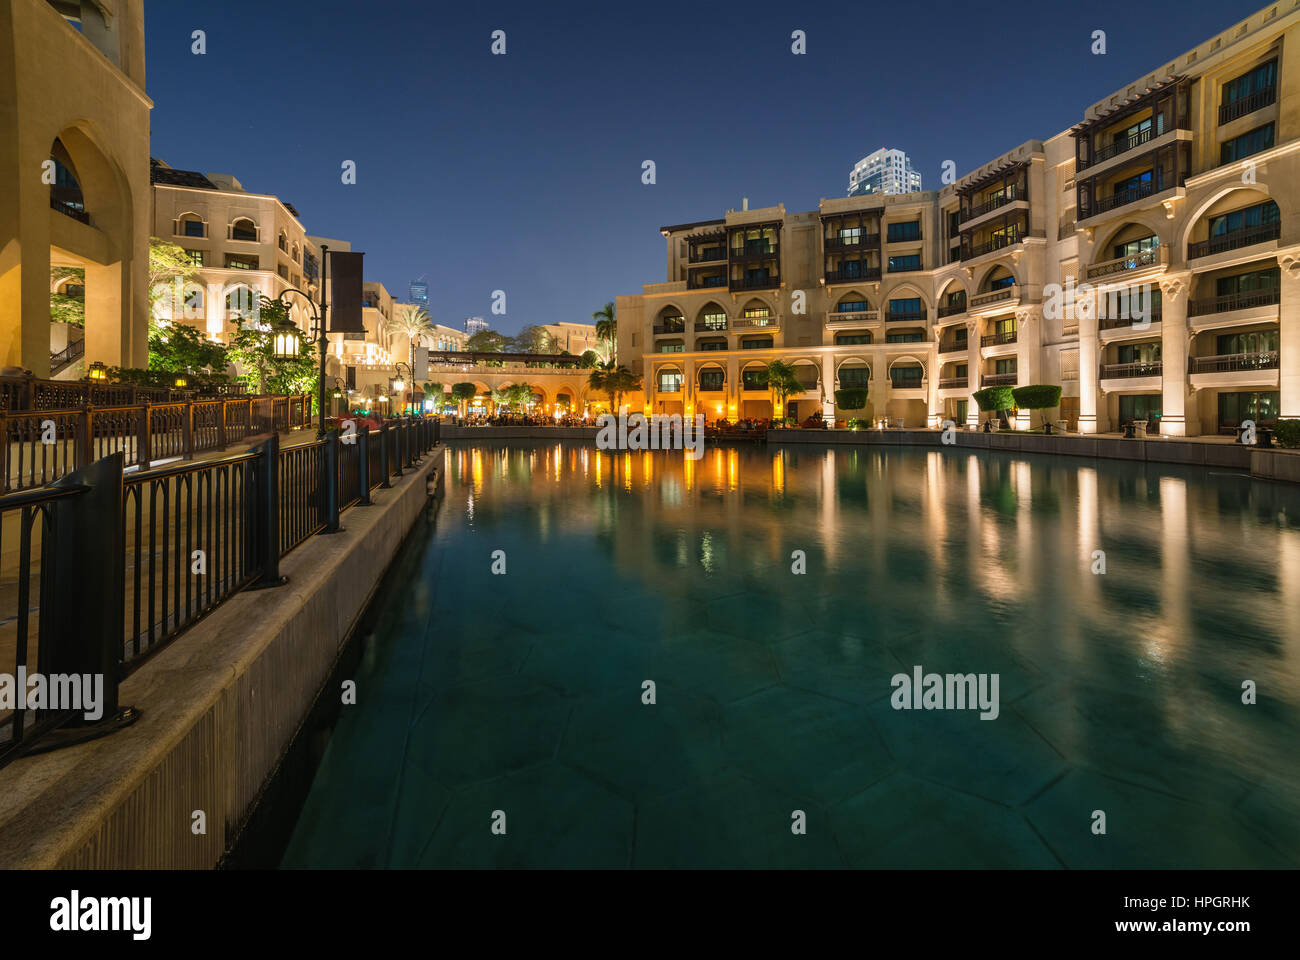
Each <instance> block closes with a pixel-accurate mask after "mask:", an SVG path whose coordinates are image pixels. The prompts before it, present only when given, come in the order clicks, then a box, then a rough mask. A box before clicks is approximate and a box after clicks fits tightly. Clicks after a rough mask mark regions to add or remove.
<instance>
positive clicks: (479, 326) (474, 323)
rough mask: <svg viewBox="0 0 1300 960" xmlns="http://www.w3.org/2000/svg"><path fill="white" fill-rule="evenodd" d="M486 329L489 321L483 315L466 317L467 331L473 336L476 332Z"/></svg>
mask: <svg viewBox="0 0 1300 960" xmlns="http://www.w3.org/2000/svg"><path fill="white" fill-rule="evenodd" d="M486 329H488V322H487V321H486V320H484V319H483V318H482V317H466V318H465V332H466V333H468V334H469V335H470V336H471V337H472V336H474V334H476V333H478V332H479V331H480V330H486Z"/></svg>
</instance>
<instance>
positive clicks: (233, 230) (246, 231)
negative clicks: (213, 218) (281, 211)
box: [230, 217, 257, 241]
mask: <svg viewBox="0 0 1300 960" xmlns="http://www.w3.org/2000/svg"><path fill="white" fill-rule="evenodd" d="M230 239H231V240H253V241H255V240H257V224H255V223H254V222H253V221H252V220H249V219H248V218H247V217H240V218H239V219H238V220H236V221H235V222H234V223H232V224H231V225H230Z"/></svg>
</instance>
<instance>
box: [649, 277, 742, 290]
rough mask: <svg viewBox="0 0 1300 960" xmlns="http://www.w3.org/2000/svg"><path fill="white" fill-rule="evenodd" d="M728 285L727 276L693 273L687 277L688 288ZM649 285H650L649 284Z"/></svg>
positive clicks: (698, 288)
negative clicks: (705, 275) (700, 275)
mask: <svg viewBox="0 0 1300 960" xmlns="http://www.w3.org/2000/svg"><path fill="white" fill-rule="evenodd" d="M726 285H727V278H726V277H724V276H716V277H697V276H695V275H694V274H691V275H690V276H689V277H687V279H686V289H687V290H708V289H711V288H713V287H725V286H726ZM647 286H649V285H648V284H647Z"/></svg>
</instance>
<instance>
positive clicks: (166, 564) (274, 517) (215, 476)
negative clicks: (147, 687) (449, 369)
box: [0, 418, 439, 765]
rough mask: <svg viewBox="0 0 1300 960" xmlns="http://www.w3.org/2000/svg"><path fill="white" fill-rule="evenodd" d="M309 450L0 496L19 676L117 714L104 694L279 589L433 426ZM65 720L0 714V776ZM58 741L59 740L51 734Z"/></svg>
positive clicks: (8, 627) (0, 630) (89, 476)
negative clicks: (81, 693) (303, 556)
mask: <svg viewBox="0 0 1300 960" xmlns="http://www.w3.org/2000/svg"><path fill="white" fill-rule="evenodd" d="M349 422H351V423H352V424H353V427H355V425H356V423H355V421H346V420H345V421H344V429H343V432H342V433H340V432H339V431H338V430H331V431H330V432H329V433H328V434H327V435H326V436H325V437H324V438H322V439H318V440H316V441H314V442H312V443H307V444H302V445H300V446H295V447H290V448H287V449H285V450H281V449H280V447H279V439H278V437H275V436H272V437H271V438H270V439H269V440H267V441H266V442H265V443H263V444H261V445H259V446H258V447H255V448H253V449H252V450H249V451H247V452H245V453H241V454H238V455H235V456H231V457H224V458H222V459H219V460H211V461H205V462H201V463H187V464H181V465H176V466H171V467H166V468H163V469H161V470H153V471H149V472H146V473H137V474H134V475H132V474H126V475H125V476H124V474H123V467H124V465H125V455H124V454H123V452H122V451H121V450H118V451H116V452H114V453H113V454H112V455H110V456H108V457H105V458H103V459H101V460H98V461H96V462H95V463H93V464H90V465H89V466H88V467H85V468H82V469H79V470H77V471H76V472H75V473H73V474H72V475H71V476H68V477H65V478H63V479H61V480H58V481H56V482H55V483H53V484H51V485H50V486H47V487H44V488H42V489H39V490H29V491H26V492H23V493H15V494H10V495H8V496H3V497H0V559H3V562H5V563H12V567H11V568H8V569H5V570H4V571H3V579H4V581H5V582H10V583H11V584H12V589H10V590H6V591H0V603H3V604H7V605H8V606H9V607H10V609H4V610H0V639H2V641H3V642H0V650H4V651H7V652H10V653H12V657H11V658H6V659H12V663H11V664H6V665H4V666H0V671H3V670H5V669H7V668H8V667H10V666H11V667H12V670H11V671H10V672H11V674H12V675H16V674H17V671H18V668H19V667H22V668H25V669H26V670H27V671H29V672H32V673H35V672H38V671H39V672H48V671H51V670H55V669H57V670H58V672H59V673H61V674H62V673H68V674H78V675H80V674H94V675H98V676H100V677H102V678H103V685H104V698H103V700H102V704H103V705H104V706H105V707H106V710H107V713H108V714H111V713H115V712H116V711H117V694H116V691H117V684H118V681H119V680H120V679H121V678H122V677H124V676H126V675H127V674H128V673H130V672H131V671H132V670H134V669H136V668H137V667H138V666H139V665H140V663H142V662H143V660H144V658H145V657H147V656H148V655H149V654H151V653H152V652H154V651H155V650H158V649H160V648H161V647H162V646H163V645H165V644H166V643H167V642H168V641H170V640H172V639H173V638H175V637H176V636H177V635H178V634H180V633H181V632H182V631H184V630H185V629H186V628H187V627H189V626H190V625H192V624H193V623H195V622H196V621H198V620H199V619H201V618H202V617H203V616H205V615H207V614H208V613H210V612H211V611H212V610H213V609H215V608H216V607H217V606H219V605H220V604H221V603H222V602H223V601H225V600H226V599H228V598H229V597H231V596H233V595H234V594H235V593H238V592H239V591H240V590H243V589H245V588H248V587H250V586H254V585H256V586H275V585H278V584H280V583H282V582H283V580H282V579H281V577H280V572H279V564H280V560H281V558H282V557H284V556H285V555H286V554H287V553H289V552H290V551H291V550H293V549H294V548H296V547H298V546H301V545H302V544H303V543H305V542H306V541H307V539H308V538H310V536H311V535H312V534H315V533H321V532H325V531H332V530H337V529H339V515H340V514H341V513H342V512H343V511H344V510H346V509H347V508H348V507H350V506H353V505H364V504H368V503H369V502H370V491H371V490H372V489H374V488H375V487H387V486H389V480H390V479H391V478H392V477H393V476H395V475H399V474H401V473H403V472H404V471H405V470H406V469H407V468H408V467H411V466H414V465H415V464H416V462H417V461H418V460H419V459H421V458H422V457H423V456H424V455H425V454H426V453H428V452H429V451H430V450H432V449H433V448H434V447H435V446H437V443H438V440H439V425H438V422H437V421H436V420H433V419H417V418H406V419H401V420H393V421H388V422H386V423H385V424H384V425H383V426H382V427H381V428H380V429H378V430H364V429H362V430H356V429H352V428H349V426H348V424H349ZM11 538H16V541H17V542H16V545H14V544H12V543H11V542H10V539H11ZM82 719H83V718H81V717H79V716H78V715H77V714H76V712H75V711H69V710H62V711H45V710H39V711H38V710H26V709H24V706H22V705H20V706H19V707H18V708H17V709H14V710H10V711H7V712H0V765H3V764H4V763H6V762H8V761H9V760H11V759H13V758H14V757H16V756H18V755H20V754H21V753H23V752H25V751H26V750H28V749H29V748H31V746H32V744H33V742H34V741H35V740H36V739H38V738H40V737H44V736H46V735H47V734H50V733H52V732H53V731H54V730H55V729H56V728H58V727H60V726H62V725H65V724H70V725H71V724H78V723H81V722H82ZM59 735H60V736H61V735H62V733H61V732H60V734H59Z"/></svg>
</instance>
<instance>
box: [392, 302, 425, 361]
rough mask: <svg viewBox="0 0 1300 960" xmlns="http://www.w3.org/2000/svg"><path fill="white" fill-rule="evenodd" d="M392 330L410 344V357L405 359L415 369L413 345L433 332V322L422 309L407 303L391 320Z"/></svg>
mask: <svg viewBox="0 0 1300 960" xmlns="http://www.w3.org/2000/svg"><path fill="white" fill-rule="evenodd" d="M393 330H395V331H396V332H397V333H400V334H402V336H404V337H406V339H407V340H408V341H409V343H410V348H409V350H410V356H409V357H408V358H407V359H408V360H409V361H410V363H411V367H412V368H414V367H415V345H416V344H417V343H418V342H419V341H420V338H421V337H423V336H426V335H427V334H430V333H432V332H433V320H432V318H430V316H429V314H428V313H426V312H425V310H424V308H423V307H418V306H416V305H415V304H413V303H408V304H406V306H404V307H402V309H401V310H400V311H398V314H397V316H396V317H394V318H393Z"/></svg>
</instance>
